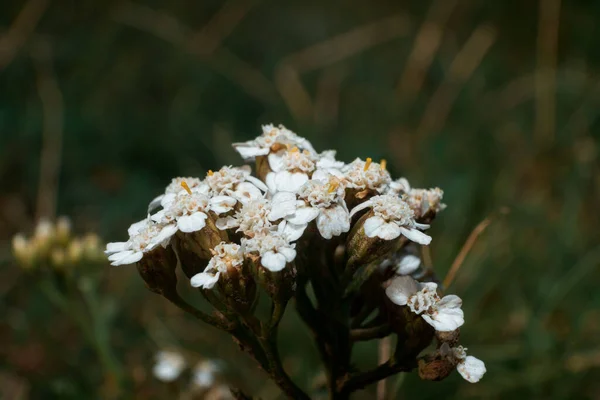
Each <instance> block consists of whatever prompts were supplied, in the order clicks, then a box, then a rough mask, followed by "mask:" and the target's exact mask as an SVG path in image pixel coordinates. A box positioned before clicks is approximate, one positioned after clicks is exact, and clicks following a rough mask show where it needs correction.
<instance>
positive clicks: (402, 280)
mask: <svg viewBox="0 0 600 400" xmlns="http://www.w3.org/2000/svg"><path fill="white" fill-rule="evenodd" d="M418 291H419V287H418V286H417V282H416V281H415V280H414V279H413V278H411V277H410V276H396V277H394V278H393V279H392V281H391V283H390V285H389V286H388V287H387V288H386V289H385V294H386V295H387V297H389V299H390V300H391V301H392V303H394V304H397V305H399V306H405V305H406V303H407V302H408V298H409V297H410V296H412V295H413V294H415V293H417V292H418Z"/></svg>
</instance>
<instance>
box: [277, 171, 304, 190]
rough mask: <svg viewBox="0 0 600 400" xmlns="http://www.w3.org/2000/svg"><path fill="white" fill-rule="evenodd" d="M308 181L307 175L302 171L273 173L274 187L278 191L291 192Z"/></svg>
mask: <svg viewBox="0 0 600 400" xmlns="http://www.w3.org/2000/svg"><path fill="white" fill-rule="evenodd" d="M306 182H308V175H306V174H305V173H302V172H289V171H281V172H277V173H276V174H275V188H276V190H277V191H278V192H293V193H296V192H297V191H298V189H300V188H301V187H302V185H304V184H305V183H306Z"/></svg>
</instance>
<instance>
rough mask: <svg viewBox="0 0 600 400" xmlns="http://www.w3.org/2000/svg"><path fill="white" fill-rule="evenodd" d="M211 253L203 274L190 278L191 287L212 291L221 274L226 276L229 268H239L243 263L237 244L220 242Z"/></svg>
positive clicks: (242, 255) (242, 256)
mask: <svg viewBox="0 0 600 400" xmlns="http://www.w3.org/2000/svg"><path fill="white" fill-rule="evenodd" d="M211 252H212V253H213V257H212V258H211V259H210V261H209V262H208V265H207V266H206V268H205V269H204V272H200V273H198V274H196V275H194V276H192V279H191V280H190V283H191V285H192V286H193V287H201V288H202V289H212V288H213V287H214V286H215V284H216V283H217V282H218V281H219V277H220V276H221V274H226V273H227V270H228V269H229V268H241V265H242V264H243V263H244V254H243V253H242V250H241V247H240V245H238V244H235V243H231V244H228V243H226V242H221V243H219V244H218V245H216V246H215V248H214V249H212V250H211Z"/></svg>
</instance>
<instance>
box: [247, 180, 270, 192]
mask: <svg viewBox="0 0 600 400" xmlns="http://www.w3.org/2000/svg"><path fill="white" fill-rule="evenodd" d="M246 180H247V181H248V182H250V183H251V184H253V185H254V186H256V187H257V188H259V189H260V190H262V191H263V192H267V191H269V188H268V187H267V185H265V183H264V182H263V181H261V180H260V179H258V178H256V177H254V176H247V177H246Z"/></svg>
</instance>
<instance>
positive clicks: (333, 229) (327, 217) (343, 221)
mask: <svg viewBox="0 0 600 400" xmlns="http://www.w3.org/2000/svg"><path fill="white" fill-rule="evenodd" d="M317 228H318V229H319V233H320V234H321V236H323V237H324V238H325V239H331V238H332V237H333V236H339V235H341V234H342V233H343V232H348V231H349V230H350V214H348V210H346V209H345V208H344V207H343V206H341V205H337V206H334V207H331V208H325V209H323V210H321V213H320V214H319V217H318V218H317Z"/></svg>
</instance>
